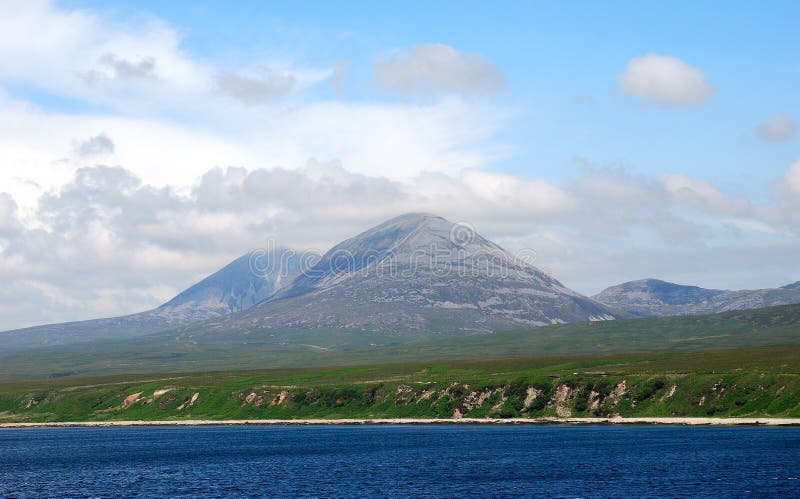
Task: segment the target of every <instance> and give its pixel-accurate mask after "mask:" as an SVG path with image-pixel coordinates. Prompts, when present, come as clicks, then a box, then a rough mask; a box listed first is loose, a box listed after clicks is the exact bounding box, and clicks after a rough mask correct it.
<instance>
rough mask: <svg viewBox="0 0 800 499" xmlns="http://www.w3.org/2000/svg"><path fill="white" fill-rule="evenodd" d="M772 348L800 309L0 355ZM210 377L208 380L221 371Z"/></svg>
mask: <svg viewBox="0 0 800 499" xmlns="http://www.w3.org/2000/svg"><path fill="white" fill-rule="evenodd" d="M770 345H800V305H786V306H781V307H771V308H764V309H758V310H742V311H733V312H725V313H721V314H713V315H698V316H691V317H650V318H640V319H625V320H617V321H602V322H582V323H573V324H556V325H552V326H541V327H525V328H521V329H517V330H513V331H507V332H500V333H494V334H473V335H468V336H464V335H459V336H454V335H440V336H436V335H434V336H428V337H426V338H420V336H418V335H408V334H391V333H374V332H370V331H355V330H345V329H306V330H301V329H283V330H281V329H272V330H251V331H245V332H241V333H238V334H227V335H226V334H214V335H208V336H204V337H198V338H197V341H195V340H194V339H193V338H189V337H181V336H177V335H176V334H175V332H174V331H167V332H159V333H156V334H153V335H149V336H146V337H142V338H134V339H129V340H123V341H94V342H92V343H91V344H74V345H67V346H58V347H48V348H40V349H36V350H29V351H27V352H25V354H24V355H19V354H18V353H14V352H6V353H3V352H0V380H8V379H18V380H19V379H31V378H45V377H53V378H55V377H59V378H61V377H69V376H84V375H95V374H121V373H158V372H160V373H181V372H191V371H194V372H198V371H222V370H229V369H237V370H238V369H272V368H277V367H312V366H347V365H358V364H376V363H395V364H396V363H406V362H423V361H442V360H448V359H497V358H502V357H531V356H547V355H578V354H583V355H585V354H592V355H594V354H611V353H626V352H670V351H689V350H716V349H725V348H748V347H756V346H770ZM699 355H701V354H699ZM729 367H730V368H731V369H734V368H737V367H741V365H740V364H733V365H731V366H729ZM672 368H675V366H673V367H672ZM206 376H209V377H210V379H211V378H214V377H215V376H216V375H206ZM371 379H382V378H371Z"/></svg>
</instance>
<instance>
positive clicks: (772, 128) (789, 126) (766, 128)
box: [756, 113, 797, 142]
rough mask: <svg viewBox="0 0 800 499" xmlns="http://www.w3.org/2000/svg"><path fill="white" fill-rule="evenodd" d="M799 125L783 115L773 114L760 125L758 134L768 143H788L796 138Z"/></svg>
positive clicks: (757, 130)
mask: <svg viewBox="0 0 800 499" xmlns="http://www.w3.org/2000/svg"><path fill="white" fill-rule="evenodd" d="M796 131H797V123H796V122H795V121H793V120H792V119H790V118H789V117H788V116H786V115H785V114H783V113H778V114H773V115H772V116H770V117H769V118H767V119H766V120H765V121H764V122H763V123H761V124H760V125H758V128H757V129H756V134H757V135H758V137H759V138H761V139H762V140H766V141H768V142H786V141H787V140H790V139H791V138H792V137H794V134H795V132H796Z"/></svg>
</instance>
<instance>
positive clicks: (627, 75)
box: [619, 54, 714, 106]
mask: <svg viewBox="0 0 800 499" xmlns="http://www.w3.org/2000/svg"><path fill="white" fill-rule="evenodd" d="M619 82H620V86H621V88H622V91H623V92H625V93H626V94H629V95H635V96H638V97H642V98H645V99H647V100H650V101H652V102H655V103H656V104H659V105H663V106H695V105H699V104H704V103H705V102H707V101H708V100H709V99H710V98H711V95H712V94H713V93H714V87H713V86H712V85H711V84H710V83H708V81H707V80H706V75H705V73H704V72H703V70H702V69H700V68H697V67H694V66H691V65H690V64H688V63H686V62H684V61H682V60H681V59H678V58H677V57H672V56H667V55H659V54H647V55H643V56H639V57H634V58H633V59H631V60H630V61H628V66H627V68H626V69H625V71H624V72H623V73H622V74H620V75H619Z"/></svg>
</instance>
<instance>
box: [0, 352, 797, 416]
mask: <svg viewBox="0 0 800 499" xmlns="http://www.w3.org/2000/svg"><path fill="white" fill-rule="evenodd" d="M165 390H168V391H165ZM137 394H138V395H137ZM195 395H196V397H195ZM193 398H194V403H191V401H192V399H193ZM126 399H127V400H128V403H126V402H125V400H126ZM456 413H459V414H461V415H463V416H467V417H487V416H493V417H535V416H552V415H572V416H608V415H616V414H618V415H622V416H726V417H727V416H731V417H732V416H751V417H767V416H770V417H800V346H772V347H756V348H745V349H728V350H710V351H691V352H656V353H639V354H604V355H569V356H546V357H543V356H540V357H527V358H503V359H482V360H457V361H435V362H433V361H431V362H428V361H425V362H414V363H391V364H380V365H355V366H339V367H329V368H303V369H270V370H256V371H244V370H237V371H224V372H207V373H202V374H198V373H182V374H161V375H154V374H149V375H145V374H133V375H110V376H93V377H75V378H67V379H55V380H45V381H42V380H40V381H14V382H5V383H2V384H0V422H54V421H103V420H172V419H212V420H213V419H303V418H374V417H418V418H425V417H445V418H449V417H452V416H453V415H454V414H456Z"/></svg>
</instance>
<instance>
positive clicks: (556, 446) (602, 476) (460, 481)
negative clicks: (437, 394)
mask: <svg viewBox="0 0 800 499" xmlns="http://www.w3.org/2000/svg"><path fill="white" fill-rule="evenodd" d="M165 496H169V497H175V496H181V497H260V496H274V497H298V496H309V497H358V496H378V497H410V496H413V497H510V496H544V497H631V496H636V497H709V496H713V497H723V496H725V497H731V496H734V497H741V496H757V497H800V428H766V427H684V426H556V425H554V426H463V425H430V426H427V425H423V426H406V425H397V426H200V427H127V428H126V427H113V428H20V429H0V497H165Z"/></svg>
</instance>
